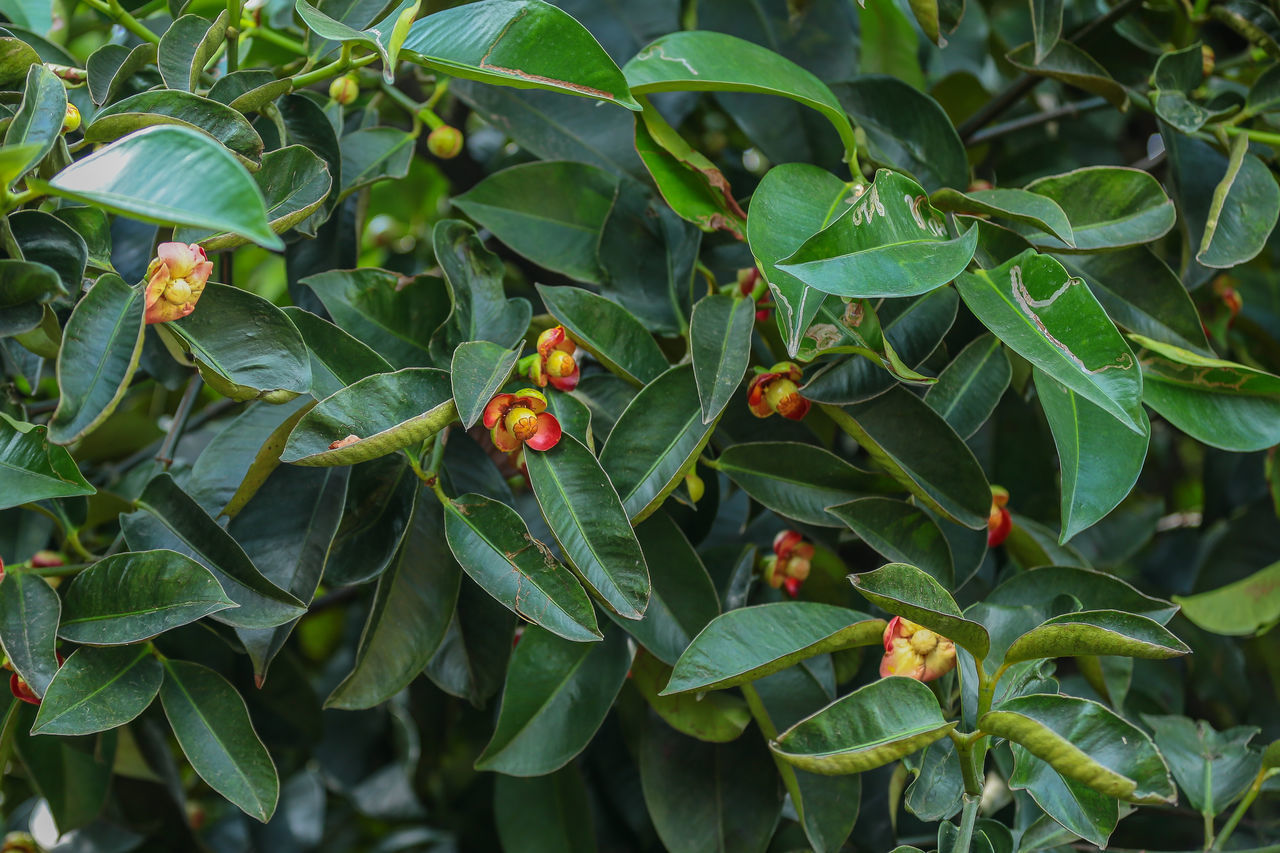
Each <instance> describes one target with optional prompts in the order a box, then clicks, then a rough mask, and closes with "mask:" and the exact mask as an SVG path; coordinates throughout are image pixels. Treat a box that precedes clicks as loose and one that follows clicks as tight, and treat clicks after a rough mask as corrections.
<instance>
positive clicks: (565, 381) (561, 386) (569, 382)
mask: <svg viewBox="0 0 1280 853" xmlns="http://www.w3.org/2000/svg"><path fill="white" fill-rule="evenodd" d="M581 376H582V371H580V370H578V367H577V365H574V368H573V373H570V374H569V375H568V376H552V377H551V385H552V387H554V388H555V389H556V390H557V391H572V390H573V389H574V388H577V387H578V379H579V378H581Z"/></svg>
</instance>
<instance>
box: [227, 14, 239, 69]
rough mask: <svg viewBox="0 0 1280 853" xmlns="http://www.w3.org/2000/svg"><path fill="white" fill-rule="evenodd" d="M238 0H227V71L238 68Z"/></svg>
mask: <svg viewBox="0 0 1280 853" xmlns="http://www.w3.org/2000/svg"><path fill="white" fill-rule="evenodd" d="M240 11H241V10H240V0H227V20H228V21H229V22H230V23H228V24H227V73H228V74H231V73H233V72H235V71H238V70H239V69H240V30H239V29H237V28H236V24H237V23H238V22H239V21H240Z"/></svg>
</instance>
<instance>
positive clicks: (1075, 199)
mask: <svg viewBox="0 0 1280 853" xmlns="http://www.w3.org/2000/svg"><path fill="white" fill-rule="evenodd" d="M1061 47H1062V45H1061V44H1059V49H1061ZM1026 189H1027V190H1028V191H1029V192H1033V193H1036V194H1038V195H1043V196H1048V197H1049V198H1051V199H1052V200H1053V201H1055V202H1057V203H1058V206H1059V207H1061V208H1062V210H1063V212H1065V213H1066V214H1067V219H1069V220H1071V233H1072V236H1073V237H1075V247H1074V251H1079V252H1092V251H1096V250H1098V249H1121V248H1124V247H1126V246H1136V245H1138V244H1139V243H1150V242H1151V241H1152V240H1157V239H1159V238H1160V237H1163V236H1164V235H1165V234H1167V233H1168V232H1169V229H1171V228H1173V223H1174V219H1175V212H1174V208H1173V202H1172V201H1170V200H1169V197H1168V196H1167V195H1165V192H1164V189H1162V188H1161V186H1160V182H1159V181H1157V180H1156V179H1155V178H1153V177H1151V175H1149V174H1147V173H1146V172H1143V171H1140V170H1138V169H1122V168H1120V167H1118V166H1091V167H1088V168H1084V169H1076V170H1075V171H1072V172H1066V173H1065V174H1061V175H1051V176H1049V177H1047V178H1040V179H1038V180H1035V181H1032V182H1031V183H1029V184H1027V186H1026ZM1015 230H1017V231H1018V232H1019V233H1021V234H1023V235H1024V236H1025V237H1027V238H1028V239H1029V240H1031V242H1032V243H1033V244H1035V245H1036V246H1038V247H1041V248H1046V249H1050V250H1052V251H1055V252H1061V251H1067V250H1071V249H1072V247H1070V246H1068V245H1067V244H1066V243H1063V242H1062V241H1061V240H1057V239H1054V238H1052V237H1049V236H1048V235H1046V234H1044V233H1042V232H1039V231H1028V230H1026V229H1025V227H1023V226H1017V227H1016V228H1015Z"/></svg>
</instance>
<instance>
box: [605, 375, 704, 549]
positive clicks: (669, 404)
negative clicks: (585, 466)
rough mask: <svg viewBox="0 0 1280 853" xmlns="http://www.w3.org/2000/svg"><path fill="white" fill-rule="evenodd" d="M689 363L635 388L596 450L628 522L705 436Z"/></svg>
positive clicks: (683, 466) (665, 489)
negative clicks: (639, 387) (612, 426)
mask: <svg viewBox="0 0 1280 853" xmlns="http://www.w3.org/2000/svg"><path fill="white" fill-rule="evenodd" d="M714 428H715V423H714V422H713V423H710V424H704V423H703V422H702V409H701V404H700V403H699V402H698V386H697V383H696V382H695V381H694V378H693V368H692V367H690V366H680V367H673V368H672V369H670V370H668V371H667V372H666V373H664V374H662V375H661V376H659V377H658V378H657V379H655V380H653V381H652V382H650V383H649V384H648V385H646V386H645V387H644V388H642V389H641V390H640V393H639V394H637V395H636V396H635V397H634V398H633V399H632V400H631V403H630V404H629V405H628V406H627V408H626V409H625V410H624V411H623V413H622V416H621V417H619V418H618V423H617V424H616V425H615V426H614V428H613V430H612V431H611V432H610V433H609V440H608V441H606V442H605V445H604V448H603V449H602V450H601V451H600V465H601V467H602V468H604V472H605V473H606V474H607V475H608V476H609V480H610V482H612V483H613V486H614V488H615V489H617V491H618V496H619V497H621V498H622V506H623V507H624V508H625V509H626V511H627V515H628V516H629V517H630V518H631V521H632V523H633V524H638V523H640V522H641V521H643V520H644V519H646V518H648V517H649V516H650V515H651V514H652V513H653V512H654V510H656V509H657V508H658V507H659V506H661V504H662V502H663V501H664V500H665V499H666V497H667V495H669V494H671V492H672V491H674V490H675V487H676V486H677V485H679V484H680V482H681V479H682V478H683V476H684V472H685V471H686V470H688V468H689V463H690V462H692V461H693V460H694V459H695V458H696V457H697V456H698V454H699V453H701V452H702V448H703V447H705V446H706V443H707V441H708V440H709V439H710V438H711V432H712V431H713V430H714Z"/></svg>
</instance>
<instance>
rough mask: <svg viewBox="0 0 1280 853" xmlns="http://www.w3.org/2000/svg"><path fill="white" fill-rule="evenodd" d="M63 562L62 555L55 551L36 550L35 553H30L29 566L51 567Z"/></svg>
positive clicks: (37, 567) (38, 567)
mask: <svg viewBox="0 0 1280 853" xmlns="http://www.w3.org/2000/svg"><path fill="white" fill-rule="evenodd" d="M64 563H65V561H64V560H63V559H62V555H61V554H59V553H57V552H56V551H36V552H35V554H33V555H31V568H33V569H51V568H53V567H54V566H61V565H63V564H64Z"/></svg>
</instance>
